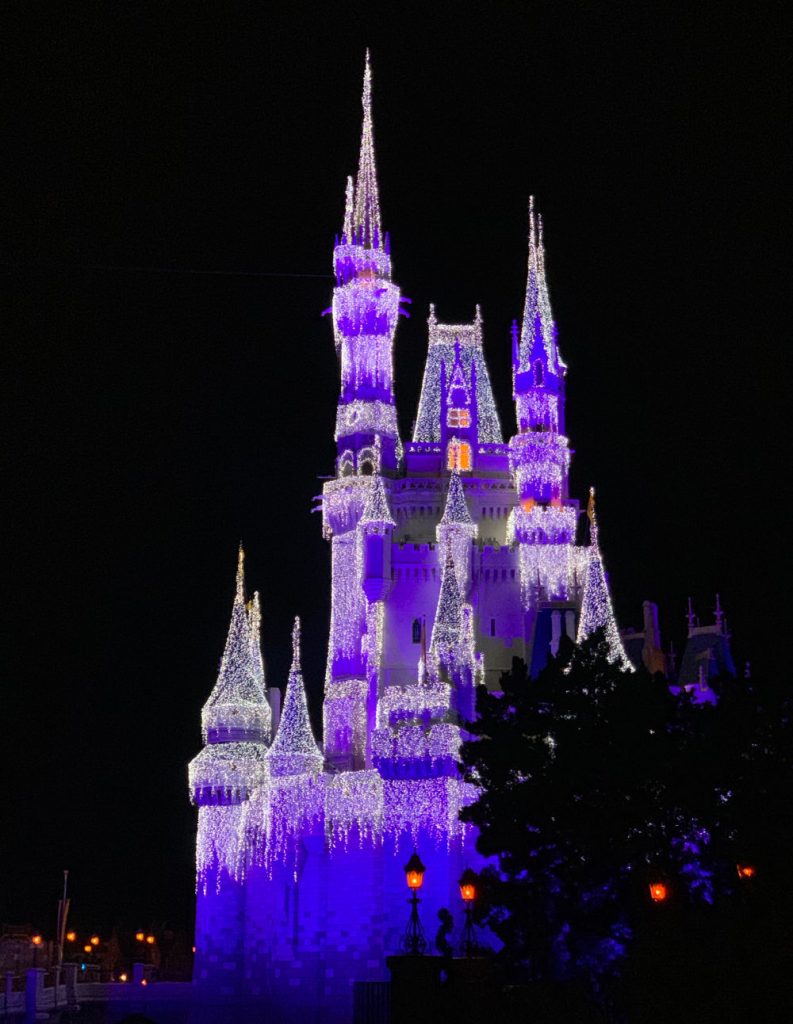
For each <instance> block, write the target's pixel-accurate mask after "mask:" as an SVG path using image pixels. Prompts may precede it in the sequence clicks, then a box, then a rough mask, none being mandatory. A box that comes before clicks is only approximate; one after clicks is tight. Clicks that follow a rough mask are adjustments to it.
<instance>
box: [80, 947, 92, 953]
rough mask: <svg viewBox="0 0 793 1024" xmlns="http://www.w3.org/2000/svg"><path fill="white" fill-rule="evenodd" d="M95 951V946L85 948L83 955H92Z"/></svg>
mask: <svg viewBox="0 0 793 1024" xmlns="http://www.w3.org/2000/svg"><path fill="white" fill-rule="evenodd" d="M93 949H94V947H93V946H83V953H92V952H93Z"/></svg>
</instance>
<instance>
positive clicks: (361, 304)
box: [190, 58, 628, 1021]
mask: <svg viewBox="0 0 793 1024" xmlns="http://www.w3.org/2000/svg"><path fill="white" fill-rule="evenodd" d="M544 259H545V257H544V248H543V235H542V222H541V220H540V218H539V216H538V215H537V214H536V212H535V210H534V206H533V204H532V205H531V206H530V212H529V247H528V280H527V286H526V297H525V304H524V310H523V319H522V323H521V324H520V325H518V324H515V325H514V326H513V330H512V338H511V346H512V366H513V382H514V387H513V391H514V400H515V410H516V423H517V428H516V429H515V430H514V431H512V436H511V437H509V438H508V440H505V439H504V433H503V431H502V427H501V423H500V422H499V417H498V413H497V411H496V406H495V402H494V400H493V394H492V389H491V384H490V378H489V375H488V370H487V364H486V362H485V356H484V349H483V322H482V317H481V314H480V311H479V308H478V307H477V309H476V314H475V316H474V319H473V320H472V322H470V323H467V324H443V323H440V322H439V321H438V319H437V317H436V314H435V310H434V308H433V307H430V312H429V320H428V327H429V331H428V334H429V338H428V352H427V363H426V367H425V370H424V379H423V384H422V390H421V396H420V399H419V405H418V414H417V417H416V424H415V429H414V433H413V437H412V438H411V439H410V440H407V439H402V438H401V437H400V435H399V429H398V425H397V412H396V402H395V391H394V378H393V346H394V339H395V334H396V331H397V323H398V319H399V316H400V314H403V313H404V312H405V310H404V304H405V303H407V302H408V301H409V300H407V299H404V298H403V297H402V296H401V295H400V291H399V287H398V286H397V285H396V284H395V283H394V281H393V280H392V275H391V248H390V240H389V236H388V234H387V233H385V232H384V231H383V228H382V223H381V218H380V205H379V196H378V182H377V176H376V171H375V158H374V143H373V132H372V112H371V69H370V66H369V62H368V58H367V64H366V71H365V76H364V90H363V132H362V139H361V152H360V160H359V165H358V173H357V176H356V178H355V180H353V179H352V178H350V179H348V182H347V194H346V210H345V215H344V223H343V228H342V232H341V235H340V237H339V238H337V240H336V244H335V247H334V251H333V263H334V271H335V277H336V287H335V289H334V292H333V303H332V306H331V307H330V308H329V309H328V310H327V311H326V312H327V313H328V314H329V315H330V316H331V317H332V323H333V332H334V338H335V343H336V350H337V353H338V357H339V364H340V372H341V387H340V392H339V401H338V408H337V413H336V425H335V438H336V443H337V458H336V467H335V469H336V472H335V477H334V478H333V479H331V480H329V481H328V482H327V483H326V484H325V485H324V488H323V494H322V497H321V505H320V506H319V507H320V508H321V512H322V525H323V531H324V535H325V537H326V538H327V540H328V542H329V544H330V549H331V594H332V604H331V623H330V637H329V642H328V656H327V671H326V678H325V695H324V709H323V721H324V742H323V745H320V744H319V743H318V742H317V741H316V739H315V737H314V736H313V734H312V731H311V726H310V722H309V718H308V713H307V707H306V695H305V690H304V686H303V680H302V675H301V669H300V631H299V623H298V622H297V621H296V624H295V631H294V635H293V664H292V668H291V671H290V674H289V679H288V683H287V687H286V693H285V699H284V706H283V713H282V714H281V715H280V723H278V721H277V714H276V715H273V714H272V713H271V707H270V704H269V703H268V691H267V690H266V686H265V679H264V670H263V663H262V656H261V650H260V639H259V611H258V598H257V597H254V599H253V601H252V603H251V604H250V605H249V604H246V595H245V581H244V572H243V559H242V554H241V555H240V561H239V566H238V572H237V589H236V596H235V599H234V605H233V611H232V620H231V627H230V630H229V636H228V640H227V643H226V649H225V652H224V655H223V660H222V663H221V667H220V673H219V676H218V681H217V685H216V686H215V689H214V690H213V692H212V695H211V696H210V698H209V701H208V702H207V704H206V706H205V707H204V711H203V718H202V724H203V735H204V741H205V746H204V748H203V750H202V751H201V753H200V754H199V755H198V756H197V757H196V758H195V759H194V760H193V762H192V763H191V765H190V789H191V794H192V798H193V800H194V802H195V803H196V804H197V805H198V808H199V822H198V839H197V868H198V906H197V920H196V946H197V952H196V969H195V981H196V984H197V986H198V988H199V991H201V992H203V993H204V997H205V999H206V1003H207V1005H211V1004H212V1001H213V1000H216V1001H217V1000H220V1001H222V1002H224V1004H226V1005H229V1006H234V1007H235V1009H234V1012H233V1015H232V1017H231V1018H230V1019H234V1020H242V1019H244V1013H245V1011H244V1009H243V1006H244V1005H245V1004H247V1005H256V1003H257V1001H259V1003H260V1010H261V1008H262V1006H263V1005H264V1004H266V1006H267V1012H268V1016H267V1019H268V1020H274V1021H277V1020H288V1019H297V1018H300V1017H301V1016H304V1011H305V1010H306V1008H308V1007H310V1008H312V1010H313V1011H314V1012H316V1011H317V1008H320V1009H321V1019H322V1020H323V1021H326V1020H327V1021H334V1020H339V1021H348V1020H350V1019H351V1016H352V1011H351V1007H352V982H354V981H356V980H357V981H364V980H378V979H385V978H386V977H387V973H386V968H385V956H386V955H387V954H388V953H392V952H396V951H398V949H399V945H400V937H401V933H402V931H403V929H404V925H405V918H406V904H405V890H404V876H403V874H402V870H401V868H402V863H403V860H405V859H407V856H408V855H409V853H410V852H411V851H412V850H413V848H414V847H416V848H417V849H418V850H419V852H420V855H421V857H422V859H423V860H424V861H425V863H426V864H427V881H426V884H425V887H424V890H423V893H422V895H423V908H422V914H423V917H424V919H425V926H426V927H427V931H428V932H429V933H430V936H431V934H432V933H433V932H434V927H435V916H436V913H437V911H438V909H440V908H441V907H450V908H452V909H453V908H454V907H455V906H456V905H457V900H458V899H459V897H457V898H455V893H456V888H457V880H458V878H459V876H460V874H461V872H462V870H463V868H464V867H466V866H468V865H470V866H472V867H477V866H478V865H479V863H480V860H479V858H478V856H477V854H476V852H475V850H474V839H475V837H474V835H473V834H472V832H471V830H470V829H468V830H465V829H464V828H463V826H462V825H461V824H460V822H459V820H458V811H459V809H460V807H461V806H462V805H463V804H464V803H466V802H467V801H468V800H470V798H471V793H470V791H469V789H468V787H467V786H466V784H465V783H463V781H462V780H461V778H460V777H459V775H458V771H457V766H456V756H457V752H458V748H459V744H460V740H461V724H460V723H461V722H464V721H465V720H466V719H469V718H470V717H472V715H473V713H474V690H475V687H476V685H477V684H479V683H485V684H486V685H488V686H489V687H491V688H496V687H497V686H498V683H499V679H500V675H501V673H502V672H503V671H504V670H506V669H509V668H510V667H511V664H512V659H513V657H520V658H523V659H524V660H525V661H526V662H527V664H528V665H529V666H530V669H531V672H532V674H536V673H537V672H538V671H539V670H540V669H541V668H542V667H543V665H544V664H545V663H546V661H547V658H548V656H549V654H552V653H555V652H556V651H557V649H558V647H559V643H560V641H561V640H562V637H563V636H564V635H565V634H566V635H567V636H568V637H569V638H570V639H571V640H573V641H575V640H576V639H580V638H581V637H582V636H585V635H587V634H588V633H590V632H591V631H592V630H593V629H595V628H596V627H599V626H604V627H605V628H606V633H607V636H608V639H609V644H610V649H611V656H612V658H613V659H615V660H619V661H620V662H621V663H623V664H625V665H628V662H627V658H626V656H625V652H624V649H623V647H622V643H621V641H620V637H619V633H618V631H617V628H616V625H615V622H614V617H613V613H612V610H611V601H610V598H609V593H608V586H607V581H606V576H605V573H604V569H603V564H602V561H601V557H600V552H599V548H598V539H597V524H596V521H595V513H594V497H593V495H591V496H590V501H589V505H588V511H589V529H588V530H587V529H586V526H587V523H586V520H585V519H584V520H583V522H582V519H583V517H582V515H581V514H580V512H579V506H578V503H577V502H576V501H575V500H574V499H572V498H570V496H569V493H568V471H569V465H570V448H569V443H568V439H567V437H566V435H565V416H564V413H565V373H566V367H565V364H564V362H563V361H562V358H561V356H560V353H559V348H558V344H557V337H556V327H555V324H554V321H553V316H552V312H551V305H550V301H549V296H548V289H547V285H546V279H545V265H544ZM328 429H330V424H329V425H328ZM577 535H585V536H586V538H587V543H586V544H585V545H582V544H578V543H576V538H577ZM270 692H273V691H270ZM273 710H274V711H276V712H277V710H278V709H277V707H274V709H273ZM276 725H277V729H275V726H276ZM273 732H274V736H273ZM219 1013H220V1010H219V1009H218V1008H217V1007H215V1008H214V1009H213V1011H212V1014H213V1015H210V1016H211V1019H213V1020H219V1019H221V1018H220V1016H219ZM312 1019H313V1018H312Z"/></svg>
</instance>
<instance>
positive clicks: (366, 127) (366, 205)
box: [353, 50, 382, 248]
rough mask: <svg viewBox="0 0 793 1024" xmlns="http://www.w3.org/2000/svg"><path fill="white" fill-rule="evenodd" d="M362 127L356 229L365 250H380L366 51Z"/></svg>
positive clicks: (378, 210) (354, 223) (368, 67)
mask: <svg viewBox="0 0 793 1024" xmlns="http://www.w3.org/2000/svg"><path fill="white" fill-rule="evenodd" d="M361 103H362V105H363V127H362V129H361V153H360V156H359V157H358V177H357V178H356V179H355V201H354V206H353V228H354V230H355V231H356V232H359V233H360V234H359V239H360V241H361V243H362V244H363V245H365V246H372V247H374V248H377V247H378V245H379V242H380V237H381V235H382V229H381V225H380V196H379V193H378V189H377V168H376V166H375V161H374V130H373V128H372V63H371V60H370V58H369V51H368V50H367V51H366V67H365V69H364V73H363V96H362V98H361Z"/></svg>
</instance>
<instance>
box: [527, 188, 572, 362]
mask: <svg viewBox="0 0 793 1024" xmlns="http://www.w3.org/2000/svg"><path fill="white" fill-rule="evenodd" d="M555 334H556V328H555V325H554V322H553V312H552V310H551V300H550V296H549V294H548V283H547V281H546V278H545V242H544V239H543V227H542V217H540V216H539V215H538V214H537V213H536V211H535V209H534V196H530V197H529V257H528V268H527V273H526V299H525V302H524V305H523V327H522V330H521V337H520V365H521V368H523V369H528V368H529V367H530V366H531V365H533V364H534V363H535V361H536V359H538V358H539V359H541V360H542V362H543V369H544V371H545V372H546V373H552V374H556V373H558V370H559V367H558V365H557V364H558V363H559V359H558V352H557V351H556V339H555ZM562 365H563V364H562Z"/></svg>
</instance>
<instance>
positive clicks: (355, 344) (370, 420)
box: [328, 50, 408, 476]
mask: <svg viewBox="0 0 793 1024" xmlns="http://www.w3.org/2000/svg"><path fill="white" fill-rule="evenodd" d="M333 268H334V273H335V276H336V287H335V289H334V292H333V306H332V307H331V309H330V310H328V312H332V313H333V330H334V336H335V339H336V351H337V353H338V356H339V361H340V363H341V391H340V394H339V404H338V409H337V413H336V444H337V449H338V455H337V463H336V467H337V474H338V476H350V475H354V474H363V475H371V474H372V473H374V472H380V471H383V470H384V471H387V472H394V471H396V468H397V464H398V462H399V459H400V453H401V444H400V441H399V432H398V429H397V415H396V406H395V403H394V372H393V354H392V350H393V345H394V334H395V332H396V325H397V317H398V316H399V314H400V313H401V312H404V311H403V310H402V309H401V308H400V301H408V300H401V299H400V294H399V288H398V287H397V286H396V285H395V284H394V283H393V282H392V281H391V253H390V243H389V239H388V236H387V235H385V236H384V235H383V230H382V225H381V223H380V197H379V194H378V187H377V172H376V169H375V158H374V135H373V129H372V67H371V64H370V62H369V52H368V50H367V53H366V70H365V72H364V80H363V130H362V133H361V154H360V159H359V162H358V175H357V177H356V179H355V182H353V180H352V178H348V179H347V198H346V208H345V214H344V227H343V231H342V236H341V240H339V239H338V238H337V240H336V245H335V247H334V250H333ZM405 315H407V314H405Z"/></svg>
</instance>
